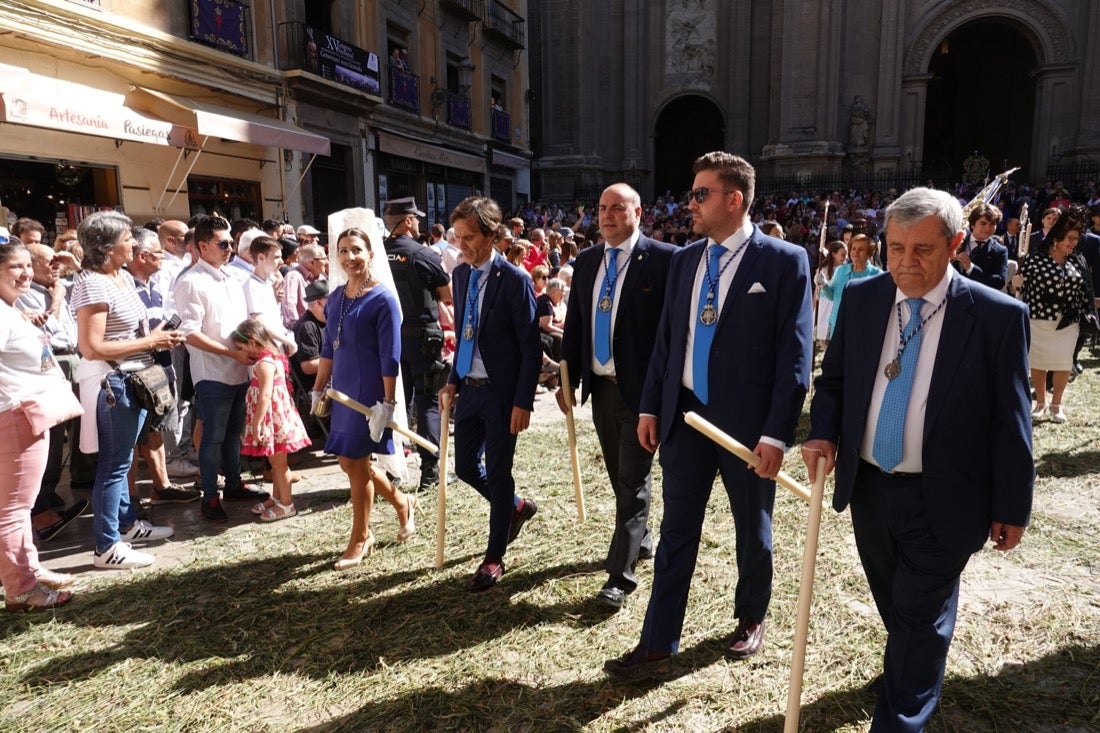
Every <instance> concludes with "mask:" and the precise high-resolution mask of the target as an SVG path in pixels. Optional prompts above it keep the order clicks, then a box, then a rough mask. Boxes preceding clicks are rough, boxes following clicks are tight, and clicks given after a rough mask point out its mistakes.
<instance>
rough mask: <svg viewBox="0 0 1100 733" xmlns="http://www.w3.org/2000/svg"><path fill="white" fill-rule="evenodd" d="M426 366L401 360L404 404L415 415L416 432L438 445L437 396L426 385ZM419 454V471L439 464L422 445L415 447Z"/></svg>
mask: <svg viewBox="0 0 1100 733" xmlns="http://www.w3.org/2000/svg"><path fill="white" fill-rule="evenodd" d="M426 371H427V367H426V366H424V364H423V363H422V360H421V361H405V360H404V359H402V360H401V377H402V380H403V381H402V384H403V385H404V387H405V406H406V408H408V409H409V410H410V411H411V412H412V414H413V415H415V416H416V434H417V435H419V436H420V437H421V438H424V439H425V440H427V441H428V442H430V443H432V444H433V445H439V431H440V425H439V398H438V397H437V395H436V393H435V392H434V391H433V390H432V389H431V385H426V384H425V381H426V379H427V376H426V374H425V372H426ZM416 451H417V453H419V454H420V471H421V473H424V472H425V471H430V470H432V469H433V468H435V467H436V466H437V465H438V464H439V457H438V456H436V455H433V454H432V453H431V452H430V451H428V450H427V449H426V448H424V447H422V446H417V447H416Z"/></svg>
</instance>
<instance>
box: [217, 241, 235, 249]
mask: <svg viewBox="0 0 1100 733" xmlns="http://www.w3.org/2000/svg"><path fill="white" fill-rule="evenodd" d="M215 244H216V245H218V246H219V247H221V248H222V249H229V248H230V247H232V246H233V240H232V239H223V240H222V241H220V242H215Z"/></svg>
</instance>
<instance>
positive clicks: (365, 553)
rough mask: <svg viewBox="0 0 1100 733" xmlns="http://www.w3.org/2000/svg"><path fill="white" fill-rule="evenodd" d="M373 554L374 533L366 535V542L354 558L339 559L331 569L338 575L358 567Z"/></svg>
mask: <svg viewBox="0 0 1100 733" xmlns="http://www.w3.org/2000/svg"><path fill="white" fill-rule="evenodd" d="M373 552H374V532H371V533H370V534H368V535H367V541H366V542H364V543H363V550H362V552H360V553H359V554H358V555H356V556H355V557H341V558H339V559H338V560H337V561H336V562H335V563H333V565H332V569H333V570H335V571H336V572H338V573H342V572H344V571H345V570H351V569H352V568H354V567H358V566H359V565H360V564H362V562H363V558H364V557H370V556H371V554H372V553H373Z"/></svg>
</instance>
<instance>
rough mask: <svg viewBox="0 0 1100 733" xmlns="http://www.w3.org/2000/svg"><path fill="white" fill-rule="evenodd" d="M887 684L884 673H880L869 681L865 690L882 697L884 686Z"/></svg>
mask: <svg viewBox="0 0 1100 733" xmlns="http://www.w3.org/2000/svg"><path fill="white" fill-rule="evenodd" d="M885 684H886V683H885V682H883V678H882V675H881V674H880V675H879V676H877V677H875V678H874V679H873V680H871V681H870V682H868V683H867V685H866V686H865V687H864V688H863V690H864V691H865V692H869V693H871V694H872V695H874V696H875V697H880V696H881V695H882V690H883V686H884V685H885Z"/></svg>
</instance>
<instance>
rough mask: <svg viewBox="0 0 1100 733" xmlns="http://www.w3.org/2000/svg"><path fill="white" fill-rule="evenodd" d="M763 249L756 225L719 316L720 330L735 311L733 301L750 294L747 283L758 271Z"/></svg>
mask: <svg viewBox="0 0 1100 733" xmlns="http://www.w3.org/2000/svg"><path fill="white" fill-rule="evenodd" d="M762 248H763V243H762V242H761V241H760V230H758V229H757V228H756V225H753V228H752V235H751V236H750V237H749V242H748V244H746V245H745V253H744V254H743V255H741V262H740V264H738V265H737V272H735V273H734V274H733V281H732V282H731V283H730V288H729V290H728V291H726V299H725V300H724V301H723V302H722V312H721V313H720V314H719V315H718V328H721V327H722V323H723V322H724V321H725V320H726V314H727V313H729V312H731V311H732V310H733V301H734V300H735V299H736V298H738V297H740V296H742V295H744V294H746V293H747V292H748V287H747V286H746V285H745V283H747V282H751V281H750V279H749V278H750V277H751V276H752V272H753V270H755V269H756V262H757V260H759V259H760V251H761V249H762Z"/></svg>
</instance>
